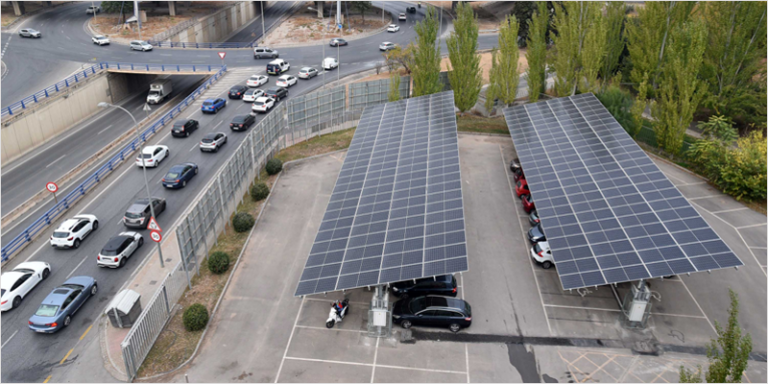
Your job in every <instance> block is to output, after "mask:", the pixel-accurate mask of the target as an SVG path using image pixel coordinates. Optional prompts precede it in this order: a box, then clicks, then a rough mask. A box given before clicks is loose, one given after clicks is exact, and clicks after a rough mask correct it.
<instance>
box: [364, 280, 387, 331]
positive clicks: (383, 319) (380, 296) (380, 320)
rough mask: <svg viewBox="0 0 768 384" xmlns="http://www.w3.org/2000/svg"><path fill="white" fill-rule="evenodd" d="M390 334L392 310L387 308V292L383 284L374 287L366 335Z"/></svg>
mask: <svg viewBox="0 0 768 384" xmlns="http://www.w3.org/2000/svg"><path fill="white" fill-rule="evenodd" d="M391 335H392V311H390V310H389V292H387V287H386V286H384V285H377V286H376V287H375V290H374V293H373V298H371V306H370V309H369V310H368V336H369V337H382V338H387V337H390V336H391Z"/></svg>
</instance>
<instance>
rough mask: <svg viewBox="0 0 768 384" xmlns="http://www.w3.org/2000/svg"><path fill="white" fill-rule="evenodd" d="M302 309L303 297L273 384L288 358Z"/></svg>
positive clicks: (278, 377)
mask: <svg viewBox="0 0 768 384" xmlns="http://www.w3.org/2000/svg"><path fill="white" fill-rule="evenodd" d="M303 308H304V296H302V297H301V303H299V310H298V312H297V313H296V319H295V320H294V321H293V328H292V329H291V335H290V336H288V344H286V345H285V352H283V359H282V360H280V367H279V368H277V375H275V383H277V381H278V380H279V379H280V372H281V371H282V370H283V363H285V358H286V357H287V356H288V347H290V346H291V340H293V334H294V333H295V332H296V325H297V324H298V323H299V316H301V310H302V309H303Z"/></svg>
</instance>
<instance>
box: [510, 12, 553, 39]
mask: <svg viewBox="0 0 768 384" xmlns="http://www.w3.org/2000/svg"><path fill="white" fill-rule="evenodd" d="M541 3H544V6H545V7H546V9H547V12H544V13H545V14H547V15H548V20H547V25H548V26H549V16H551V15H552V12H554V3H556V2H554V1H542V2H541ZM538 9H539V2H538V1H516V2H515V6H514V7H513V8H512V12H511V15H512V16H513V17H514V18H515V19H517V22H518V24H519V29H518V32H517V36H518V39H517V41H518V42H519V43H520V47H526V46H527V42H528V40H529V36H530V35H529V32H530V29H529V26H530V25H531V19H532V18H533V17H534V15H535V13H536V11H537V10H538Z"/></svg>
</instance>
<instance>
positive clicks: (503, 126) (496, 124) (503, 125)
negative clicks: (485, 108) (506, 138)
mask: <svg viewBox="0 0 768 384" xmlns="http://www.w3.org/2000/svg"><path fill="white" fill-rule="evenodd" d="M456 125H457V126H458V129H459V132H480V133H495V134H501V135H509V129H508V128H507V122H506V121H505V120H504V118H503V117H483V116H477V115H472V114H469V113H467V114H464V116H457V117H456Z"/></svg>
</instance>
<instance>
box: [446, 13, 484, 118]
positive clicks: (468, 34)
mask: <svg viewBox="0 0 768 384" xmlns="http://www.w3.org/2000/svg"><path fill="white" fill-rule="evenodd" d="M479 32H480V28H479V27H478V25H477V18H476V17H475V11H473V10H472V7H471V6H470V5H469V4H467V3H459V4H458V6H457V7H456V19H455V20H454V21H453V31H452V32H451V35H450V36H449V37H448V39H447V41H446V43H447V45H448V58H449V59H450V66H451V68H450V69H449V72H448V79H449V80H450V81H451V88H452V89H453V98H454V102H455V104H456V107H458V108H459V110H460V111H461V112H462V113H463V112H466V111H468V110H469V109H471V108H472V107H473V106H474V105H475V103H477V98H478V96H479V95H480V89H481V88H482V86H483V72H482V71H481V70H480V55H478V54H477V36H478V34H479Z"/></svg>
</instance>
